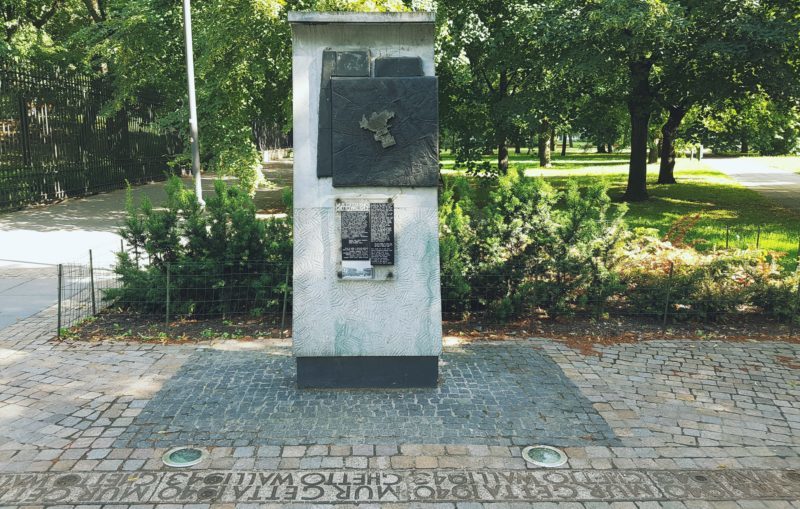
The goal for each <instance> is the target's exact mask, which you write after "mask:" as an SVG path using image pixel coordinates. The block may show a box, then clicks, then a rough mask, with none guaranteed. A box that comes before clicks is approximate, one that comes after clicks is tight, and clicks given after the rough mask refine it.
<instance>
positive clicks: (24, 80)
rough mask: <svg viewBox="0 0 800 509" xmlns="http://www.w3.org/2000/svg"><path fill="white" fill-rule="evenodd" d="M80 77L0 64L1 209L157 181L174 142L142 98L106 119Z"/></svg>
mask: <svg viewBox="0 0 800 509" xmlns="http://www.w3.org/2000/svg"><path fill="white" fill-rule="evenodd" d="M111 99H112V94H111V90H110V88H109V87H108V86H106V85H105V84H103V83H101V82H99V81H93V80H90V79H89V78H87V77H85V76H78V75H74V74H68V73H62V72H60V71H58V70H55V69H42V68H38V67H30V68H28V67H20V66H17V65H14V64H0V210H9V209H15V208H20V207H24V206H27V205H31V204H37V203H47V202H52V201H55V200H60V199H64V198H69V197H75V196H83V195H87V194H92V193H97V192H102V191H109V190H112V189H118V188H121V187H124V186H125V184H126V182H130V183H131V184H138V183H143V182H148V181H152V180H159V179H162V178H164V176H165V174H166V172H167V171H168V167H167V161H168V160H169V159H170V158H171V157H172V156H173V155H174V154H175V153H176V152H177V151H178V149H179V143H180V139H179V137H178V136H176V135H174V134H171V133H167V132H165V131H164V129H162V128H161V127H160V126H159V124H158V122H157V121H156V120H157V119H156V110H157V107H158V103H157V101H155V100H153V98H148V97H141V98H140V100H138V101H137V102H136V103H135V104H130V105H126V106H125V107H124V108H122V109H119V110H117V111H116V112H113V113H108V112H107V111H106V109H107V108H106V106H107V105H108V104H109V102H110V101H111Z"/></svg>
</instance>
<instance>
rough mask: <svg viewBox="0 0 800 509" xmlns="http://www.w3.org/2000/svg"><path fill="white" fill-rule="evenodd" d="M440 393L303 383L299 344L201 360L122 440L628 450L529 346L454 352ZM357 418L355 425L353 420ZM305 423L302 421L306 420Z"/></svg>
mask: <svg viewBox="0 0 800 509" xmlns="http://www.w3.org/2000/svg"><path fill="white" fill-rule="evenodd" d="M441 379H442V383H441V384H440V385H439V387H437V388H435V389H418V390H392V391H385V390H384V391H370V390H361V391H341V390H316V391H308V390H298V389H297V388H296V384H295V367H294V359H293V358H292V357H290V356H289V351H288V350H285V349H278V350H276V351H273V352H263V351H262V352H255V353H254V352H230V351H228V352H225V351H216V350H211V349H202V350H199V351H198V352H197V353H195V354H194V355H192V356H191V357H190V358H189V360H188V361H187V362H186V363H185V364H184V365H183V367H182V368H181V370H180V371H178V373H176V375H175V376H173V377H172V378H171V379H170V380H169V382H167V384H166V385H165V386H164V388H162V390H161V391H159V393H158V394H157V395H156V397H155V398H154V399H153V400H152V401H151V402H150V404H148V405H147V407H146V408H145V409H144V410H143V411H142V413H141V414H139V415H138V416H137V417H136V418H135V419H134V420H133V422H132V423H131V425H130V426H128V427H127V429H126V430H125V432H123V434H122V435H120V437H119V440H118V441H117V442H115V446H119V447H152V446H156V447H169V446H175V445H179V444H185V443H187V442H188V443H192V442H197V443H204V444H209V445H218V446H231V445H253V444H259V445H261V444H264V445H266V444H277V445H285V444H291V445H295V444H309V443H315V444H337V443H338V444H358V443H363V442H364V440H365V437H369V439H370V440H371V441H372V442H373V443H375V444H396V443H397V441H398V437H402V438H403V440H404V441H406V442H409V443H425V442H435V443H441V444H456V443H465V444H466V443H474V444H486V445H489V444H491V445H511V444H513V443H515V444H518V445H524V444H529V443H530V441H531V439H532V438H533V437H536V439H537V440H538V441H540V442H547V443H559V444H561V445H564V446H566V445H570V446H571V445H590V444H592V443H596V444H604V445H618V441H617V440H616V439H615V437H614V433H613V432H612V431H611V429H610V428H609V427H608V425H607V424H606V423H605V421H603V419H602V418H601V417H600V415H599V414H598V413H597V411H596V410H595V409H594V408H592V405H591V403H590V402H589V400H588V399H586V398H585V397H583V396H582V394H581V393H580V391H579V390H578V388H577V387H576V386H575V385H574V384H573V383H572V382H571V381H570V380H569V379H568V378H567V377H566V376H564V374H563V372H562V371H561V369H559V367H558V365H556V363H555V362H553V361H552V360H551V359H550V357H549V356H547V355H546V354H545V353H544V351H542V350H541V349H539V348H532V347H531V345H530V344H525V343H514V344H503V345H500V344H495V345H492V344H486V343H478V344H473V345H465V346H464V347H462V348H459V349H457V350H451V351H448V352H446V353H445V355H444V356H443V359H442V366H441ZM344 422H347V426H343V425H342V424H343V423H344ZM297 423H302V426H300V427H298V426H297Z"/></svg>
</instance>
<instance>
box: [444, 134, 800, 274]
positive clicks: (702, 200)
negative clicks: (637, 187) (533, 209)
mask: <svg viewBox="0 0 800 509" xmlns="http://www.w3.org/2000/svg"><path fill="white" fill-rule="evenodd" d="M486 160H488V161H491V162H492V163H494V162H495V161H496V156H486ZM798 161H800V160H799V159H798V158H753V164H762V163H763V164H764V165H765V167H779V168H790V169H793V170H796V169H797V168H795V167H794V166H796V165H798ZM509 162H510V164H511V165H517V168H522V169H524V171H525V175H526V176H529V177H543V178H545V179H547V181H548V182H550V183H552V184H553V185H555V186H556V187H560V186H563V185H564V184H565V183H566V181H567V180H569V179H574V180H577V181H578V182H579V183H584V184H588V183H589V182H597V181H598V180H602V181H604V182H606V183H607V184H608V186H609V188H610V191H609V194H610V195H611V196H612V198H614V199H617V200H619V199H620V198H621V197H622V195H623V193H624V192H625V186H626V184H627V179H628V161H627V155H626V154H621V153H616V154H595V153H584V152H583V151H582V150H580V149H578V148H575V149H571V150H570V152H569V153H568V154H567V156H566V157H565V158H563V159H562V158H561V157H560V155H558V154H555V155H554V156H553V164H554V166H553V167H552V168H539V167H538V159H536V158H535V157H532V156H531V155H528V154H511V155H510V156H509ZM442 163H443V166H444V167H445V168H446V169H448V170H450V171H446V173H459V172H460V171H458V170H456V171H453V170H452V169H453V164H454V159H453V158H452V156H447V155H446V156H444V157H443V158H442ZM648 173H649V178H648V191H649V193H650V199H649V200H647V201H645V202H640V203H631V204H629V211H628V214H627V216H626V220H627V222H628V224H629V225H630V226H631V227H634V228H636V227H645V228H655V229H657V230H658V231H659V233H660V234H661V235H665V234H666V233H667V232H668V231H669V229H670V228H671V227H672V225H673V224H674V223H675V221H678V220H681V219H682V218H684V217H687V216H694V215H697V214H699V215H700V217H699V219H698V220H697V221H696V223H695V224H694V225H693V227H692V228H691V231H689V232H688V233H687V235H686V238H685V240H686V241H687V242H689V243H695V244H696V245H697V247H698V248H699V249H712V248H714V247H720V248H722V247H725V246H726V244H727V245H728V247H734V248H747V247H755V246H756V244H758V246H759V247H761V248H764V249H768V250H772V251H776V252H779V253H783V254H784V265H786V266H790V265H791V264H795V263H797V262H796V261H795V260H796V257H797V256H798V242H800V213H799V212H797V211H795V210H792V209H787V208H785V207H781V206H779V205H777V204H775V203H774V202H772V201H770V200H769V199H767V198H765V197H763V196H761V195H760V194H758V193H757V192H756V191H753V190H751V189H747V188H745V187H743V186H741V185H740V184H739V183H738V182H736V181H735V180H732V179H731V178H730V177H728V176H727V175H725V174H724V173H721V172H718V171H714V170H713V169H711V168H709V166H708V165H706V164H705V163H704V162H701V161H695V160H691V161H690V160H687V159H678V164H677V167H676V173H675V177H676V178H677V180H678V182H679V183H678V184H677V185H659V184H657V182H656V180H657V174H658V166H657V165H651V166H649V167H648Z"/></svg>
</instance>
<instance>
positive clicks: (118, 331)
mask: <svg viewBox="0 0 800 509" xmlns="http://www.w3.org/2000/svg"><path fill="white" fill-rule="evenodd" d="M290 319H291V312H288V313H287V316H286V319H285V323H283V327H281V325H282V324H281V316H280V315H279V314H278V315H271V316H268V317H258V318H248V317H240V316H239V317H232V318H202V319H189V318H186V319H178V320H172V321H170V322H169V324H167V323H166V322H165V321H164V317H162V316H156V315H151V314H150V315H148V314H138V313H133V312H128V311H125V310H120V309H107V310H105V311H103V312H102V313H100V314H99V315H98V316H97V317H94V318H92V319H89V320H86V321H85V322H83V323H81V324H79V325H77V326H75V327H72V328H71V329H69V330H68V331H66V332H65V333H64V334H63V335H62V339H65V340H71V341H90V342H91V341H105V340H112V341H125V342H160V343H185V342H202V341H211V340H215V339H241V340H253V339H258V338H277V337H291V324H290ZM444 335H445V337H448V336H449V337H456V338H458V339H460V340H462V341H463V340H466V341H470V340H475V341H478V340H486V339H488V340H504V339H515V338H525V337H540V338H546V339H555V340H559V341H563V342H564V343H566V344H567V345H569V346H570V347H572V348H574V349H576V350H579V351H581V352H583V353H585V354H587V355H592V354H597V353H598V352H597V351H596V350H595V347H596V346H598V345H614V344H620V343H636V342H640V341H652V340H675V341H680V340H695V341H697V340H717V341H734V342H742V341H785V342H790V343H800V327H795V328H794V329H793V330H792V329H791V328H790V327H789V325H787V324H782V323H777V322H774V321H768V320H764V319H763V318H757V317H752V318H743V319H738V320H737V321H736V322H724V323H690V322H688V323H677V324H669V325H668V326H667V327H663V326H662V324H660V323H657V321H655V320H648V319H646V318H642V317H621V318H613V319H604V320H600V319H596V318H591V317H581V316H573V317H561V318H548V319H529V320H520V321H516V322H512V323H507V324H503V325H498V324H483V323H478V322H454V321H445V322H444Z"/></svg>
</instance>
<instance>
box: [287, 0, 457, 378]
mask: <svg viewBox="0 0 800 509" xmlns="http://www.w3.org/2000/svg"><path fill="white" fill-rule="evenodd" d="M289 22H290V23H291V26H292V83H293V99H294V110H293V115H294V133H293V136H294V279H293V289H294V295H293V351H294V355H295V357H296V359H297V383H298V385H299V386H300V387H424V386H433V385H435V384H436V383H437V378H438V359H439V355H440V353H441V350H442V324H441V297H440V290H439V241H438V213H437V186H438V182H439V160H438V99H437V80H436V77H435V76H434V60H433V42H434V16H433V14H431V13H421V12H414V13H341V12H338V13H316V12H292V13H290V14H289Z"/></svg>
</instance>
